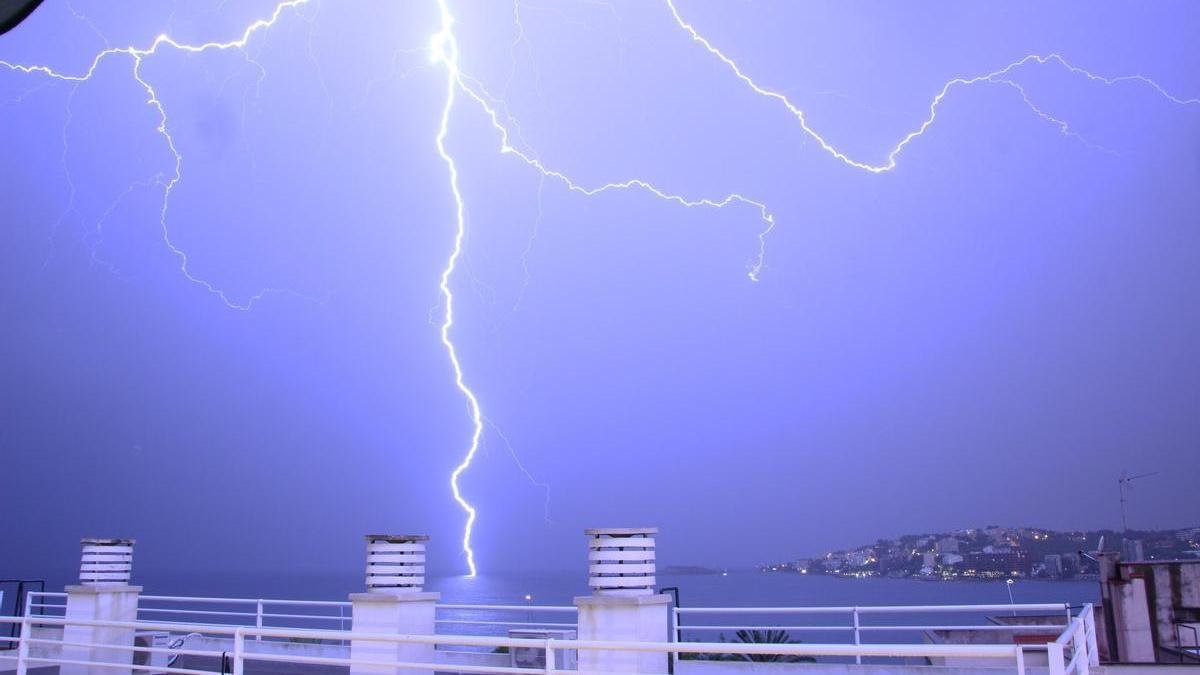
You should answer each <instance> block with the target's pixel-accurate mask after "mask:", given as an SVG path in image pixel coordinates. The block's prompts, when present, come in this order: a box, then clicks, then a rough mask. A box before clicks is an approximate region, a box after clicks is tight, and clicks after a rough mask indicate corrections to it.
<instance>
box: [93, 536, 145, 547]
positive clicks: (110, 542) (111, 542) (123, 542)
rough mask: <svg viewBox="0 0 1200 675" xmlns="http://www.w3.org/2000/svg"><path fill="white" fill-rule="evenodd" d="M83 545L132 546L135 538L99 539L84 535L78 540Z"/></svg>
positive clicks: (135, 541)
mask: <svg viewBox="0 0 1200 675" xmlns="http://www.w3.org/2000/svg"><path fill="white" fill-rule="evenodd" d="M79 543H80V544H81V545H83V546H133V545H134V544H136V543H137V540H136V539H101V538H98V537H84V538H83V539H80V540H79Z"/></svg>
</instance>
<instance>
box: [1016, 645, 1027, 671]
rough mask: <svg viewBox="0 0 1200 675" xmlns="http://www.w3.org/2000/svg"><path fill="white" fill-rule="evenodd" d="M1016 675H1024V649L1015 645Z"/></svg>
mask: <svg viewBox="0 0 1200 675" xmlns="http://www.w3.org/2000/svg"><path fill="white" fill-rule="evenodd" d="M1017 675H1025V648H1024V647H1022V646H1021V645H1017Z"/></svg>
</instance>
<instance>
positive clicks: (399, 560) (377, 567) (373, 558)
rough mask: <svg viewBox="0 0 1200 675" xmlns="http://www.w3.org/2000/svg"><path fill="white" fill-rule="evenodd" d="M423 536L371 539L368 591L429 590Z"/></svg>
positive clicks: (368, 550)
mask: <svg viewBox="0 0 1200 675" xmlns="http://www.w3.org/2000/svg"><path fill="white" fill-rule="evenodd" d="M427 541H429V537H428V536H426V535H423V534H368V535H367V591H368V592H371V593H415V592H419V591H420V590H421V589H422V588H424V586H425V542H427Z"/></svg>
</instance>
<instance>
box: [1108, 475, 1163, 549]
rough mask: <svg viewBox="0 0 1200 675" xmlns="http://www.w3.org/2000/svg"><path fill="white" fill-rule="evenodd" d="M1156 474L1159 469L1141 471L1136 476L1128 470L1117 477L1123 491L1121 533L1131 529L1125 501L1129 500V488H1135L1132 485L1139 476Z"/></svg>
mask: <svg viewBox="0 0 1200 675" xmlns="http://www.w3.org/2000/svg"><path fill="white" fill-rule="evenodd" d="M1155 475H1158V472H1157V471H1151V472H1149V473H1139V474H1138V475H1136V476H1130V475H1129V472H1128V471H1122V472H1121V477H1120V478H1118V479H1117V488H1118V489H1119V490H1120V492H1121V534H1124V533H1125V532H1126V531H1128V530H1129V519H1128V516H1127V515H1126V513H1125V502H1126V501H1127V500H1128V498H1127V497H1126V493H1128V492H1129V490H1131V489H1132V488H1133V485H1132V483H1133V481H1135V480H1137V479H1139V478H1146V477H1148V476H1155Z"/></svg>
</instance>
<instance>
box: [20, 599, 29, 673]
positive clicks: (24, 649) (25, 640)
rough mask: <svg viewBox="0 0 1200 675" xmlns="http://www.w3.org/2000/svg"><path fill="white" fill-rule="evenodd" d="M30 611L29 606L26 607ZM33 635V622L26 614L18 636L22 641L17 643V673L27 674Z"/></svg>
mask: <svg viewBox="0 0 1200 675" xmlns="http://www.w3.org/2000/svg"><path fill="white" fill-rule="evenodd" d="M25 611H26V612H28V611H29V608H28V607H26V608H25ZM32 635H33V624H32V623H30V621H29V616H28V615H26V616H25V617H24V618H23V619H22V620H21V634H20V635H19V636H18V637H17V639H18V640H20V642H18V643H17V675H25V669H26V665H25V659H27V658H28V657H29V638H30V637H32Z"/></svg>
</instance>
